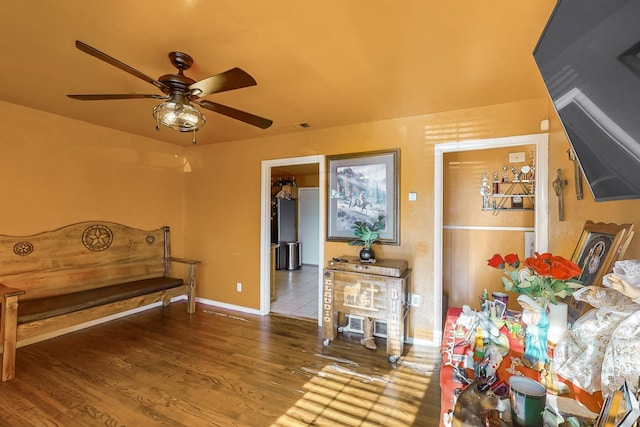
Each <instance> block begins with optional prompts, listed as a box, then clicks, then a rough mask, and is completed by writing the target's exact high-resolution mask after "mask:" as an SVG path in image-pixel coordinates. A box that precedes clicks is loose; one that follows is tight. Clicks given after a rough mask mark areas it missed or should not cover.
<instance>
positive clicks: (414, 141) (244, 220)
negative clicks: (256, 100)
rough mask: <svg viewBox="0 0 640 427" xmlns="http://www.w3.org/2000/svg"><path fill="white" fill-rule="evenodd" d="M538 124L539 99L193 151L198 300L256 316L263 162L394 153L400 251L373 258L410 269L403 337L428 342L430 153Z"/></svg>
mask: <svg viewBox="0 0 640 427" xmlns="http://www.w3.org/2000/svg"><path fill="white" fill-rule="evenodd" d="M546 117H547V104H546V100H544V99H535V100H528V101H523V102H517V103H511V104H502V105H494V106H488V107H483V108H477V109H469V110H461V111H452V112H446V113H438V114H432V115H425V116H418V117H410V118H403V119H398V120H388V121H381V122H374V123H366V124H360V125H353V126H345V127H340V128H332V129H325V130H317V131H314V130H307V131H304V132H300V133H297V134H290V135H284V136H279V137H272V138H262V139H259V140H247V141H237V142H231V143H224V144H213V145H206V146H198V147H194V148H192V149H191V150H190V154H189V157H190V160H191V166H192V168H193V172H192V173H191V174H188V175H187V176H186V179H187V194H186V201H185V203H186V214H187V225H186V227H187V241H188V242H189V248H188V250H189V251H191V252H192V256H198V257H200V258H202V259H203V264H202V266H201V267H202V268H201V273H202V274H201V277H200V286H199V295H200V296H201V297H204V298H207V299H211V300H214V301H220V302H224V303H227V304H233V305H242V306H246V307H249V308H252V309H255V310H258V309H259V305H260V301H259V289H260V283H259V281H260V276H259V273H260V271H259V267H260V266H259V262H258V260H259V255H260V241H259V236H260V171H261V161H262V160H266V159H278V158H289V157H302V156H309V155H317V154H325V155H330V154H341V153H351V152H361V151H370V150H380V149H388V148H396V147H397V148H400V150H401V154H400V199H401V201H400V214H401V215H400V223H401V233H400V234H401V245H399V246H377V247H376V256H377V257H379V258H400V259H406V260H408V262H409V265H410V267H411V268H412V269H413V275H412V292H413V293H418V294H421V295H423V300H424V301H425V305H424V306H423V307H421V308H419V309H414V310H412V314H411V325H412V326H411V328H410V329H411V330H410V331H409V332H410V335H412V336H414V337H417V338H424V339H431V337H432V328H433V309H432V307H433V251H434V250H435V248H434V247H433V244H432V241H433V186H434V178H433V173H434V167H433V162H434V145H435V144H437V143H443V142H451V141H456V140H468V139H484V138H491V137H503V136H513V135H522V134H532V133H538V132H539V129H540V121H541V120H542V119H545V118H546ZM321 179H324V178H322V177H321ZM409 192H416V193H417V201H414V202H409V201H408V200H407V198H408V193H409ZM356 253H357V250H356V249H354V248H353V247H350V246H348V245H347V244H346V243H338V242H328V243H325V258H326V259H330V258H331V257H335V256H340V255H343V254H353V255H355V254H356ZM325 261H326V260H325ZM236 282H242V283H243V292H242V293H238V292H236Z"/></svg>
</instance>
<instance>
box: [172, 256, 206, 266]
mask: <svg viewBox="0 0 640 427" xmlns="http://www.w3.org/2000/svg"><path fill="white" fill-rule="evenodd" d="M169 261H173V262H179V263H182V264H189V265H197V264H200V263H201V262H202V261H196V260H192V259H184V258H175V257H170V258H169Z"/></svg>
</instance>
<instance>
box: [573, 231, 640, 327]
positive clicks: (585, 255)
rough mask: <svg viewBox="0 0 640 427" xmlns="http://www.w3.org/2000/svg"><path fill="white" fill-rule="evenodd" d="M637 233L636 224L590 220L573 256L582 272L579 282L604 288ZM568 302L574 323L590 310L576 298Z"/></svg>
mask: <svg viewBox="0 0 640 427" xmlns="http://www.w3.org/2000/svg"><path fill="white" fill-rule="evenodd" d="M633 234H634V231H633V224H621V225H618V224H610V223H609V224H607V223H602V222H600V223H595V222H593V221H587V222H586V223H585V225H584V229H583V230H582V234H581V235H580V240H578V244H577V246H576V248H575V250H574V252H573V255H572V256H571V261H573V262H575V263H576V264H578V266H579V267H580V269H581V270H582V271H581V273H580V276H579V277H578V280H580V282H582V284H583V285H584V286H593V285H595V286H600V285H602V278H603V276H604V275H605V274H607V273H609V272H611V270H612V268H613V264H614V262H615V261H616V260H618V259H619V258H620V257H621V256H622V255H624V252H625V250H626V249H627V247H628V245H629V243H630V241H631V238H632V237H633ZM566 302H567V304H568V306H569V320H570V322H571V323H573V321H575V320H577V318H578V317H579V316H580V315H582V314H583V313H584V312H585V311H587V310H588V309H589V308H590V306H589V305H588V304H586V303H584V302H582V301H577V300H575V299H574V298H573V297H570V298H568V299H567V301H566Z"/></svg>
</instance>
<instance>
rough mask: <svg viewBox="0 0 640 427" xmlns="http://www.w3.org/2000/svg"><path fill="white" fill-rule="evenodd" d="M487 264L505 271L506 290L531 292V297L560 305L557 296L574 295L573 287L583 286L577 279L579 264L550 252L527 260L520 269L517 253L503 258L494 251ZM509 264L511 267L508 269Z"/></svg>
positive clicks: (503, 279) (529, 293) (523, 292)
mask: <svg viewBox="0 0 640 427" xmlns="http://www.w3.org/2000/svg"><path fill="white" fill-rule="evenodd" d="M487 263H488V264H489V265H490V266H491V267H494V268H498V269H500V270H504V273H505V275H504V276H503V277H502V284H503V285H504V289H505V290H506V291H513V292H517V293H519V294H524V295H528V296H530V297H532V298H536V299H541V300H546V301H549V302H551V303H553V304H557V302H558V299H561V298H564V297H567V296H569V295H572V294H573V292H574V290H576V289H579V288H581V287H582V283H581V282H580V281H578V280H577V279H575V278H576V277H577V276H579V275H580V273H581V271H582V270H581V269H580V267H579V266H578V265H577V264H576V263H574V262H573V261H569V260H567V259H565V258H563V257H561V256H554V255H552V254H550V253H544V254H539V253H537V252H536V253H535V256H534V257H530V258H527V259H525V260H524V266H523V267H522V268H520V259H519V258H518V255H517V254H509V255H506V256H505V257H504V258H502V256H501V255H499V254H495V255H493V256H492V257H491V258H490V259H488V260H487ZM507 265H508V266H509V267H510V270H507Z"/></svg>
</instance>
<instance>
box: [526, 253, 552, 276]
mask: <svg viewBox="0 0 640 427" xmlns="http://www.w3.org/2000/svg"><path fill="white" fill-rule="evenodd" d="M543 255H549V258H551V254H543ZM524 265H525V266H527V267H529V268H530V269H532V270H533V271H534V272H535V273H536V274H537V275H538V276H549V275H550V274H551V263H550V262H547V261H546V259H545V258H544V257H543V256H541V255H540V254H539V253H537V252H536V253H535V257H531V258H527V259H525V260H524Z"/></svg>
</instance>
